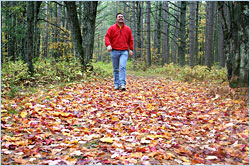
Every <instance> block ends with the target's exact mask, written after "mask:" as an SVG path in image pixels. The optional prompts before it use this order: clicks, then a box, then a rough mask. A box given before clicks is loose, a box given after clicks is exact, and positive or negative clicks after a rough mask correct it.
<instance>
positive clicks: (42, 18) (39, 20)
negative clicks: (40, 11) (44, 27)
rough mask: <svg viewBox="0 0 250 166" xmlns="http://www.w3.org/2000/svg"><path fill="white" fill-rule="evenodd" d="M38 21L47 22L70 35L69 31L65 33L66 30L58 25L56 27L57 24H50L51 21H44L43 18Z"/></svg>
mask: <svg viewBox="0 0 250 166" xmlns="http://www.w3.org/2000/svg"><path fill="white" fill-rule="evenodd" d="M37 21H45V22H47V23H49V24H50V25H53V26H55V27H57V28H59V29H60V30H62V31H63V32H65V33H66V34H68V32H67V31H65V30H64V29H62V28H61V27H59V26H58V25H56V24H54V23H52V22H49V21H47V20H45V19H43V18H39V19H38V20H37Z"/></svg>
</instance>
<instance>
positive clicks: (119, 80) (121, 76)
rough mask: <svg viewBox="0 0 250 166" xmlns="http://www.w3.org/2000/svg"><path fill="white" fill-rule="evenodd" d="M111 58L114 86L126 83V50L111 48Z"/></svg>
mask: <svg viewBox="0 0 250 166" xmlns="http://www.w3.org/2000/svg"><path fill="white" fill-rule="evenodd" d="M111 60H112V64H113V75H114V83H115V87H119V86H121V85H126V66H127V60H128V51H127V50H125V51H119V50H112V51H111Z"/></svg>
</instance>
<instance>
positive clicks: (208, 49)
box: [205, 1, 215, 68]
mask: <svg viewBox="0 0 250 166" xmlns="http://www.w3.org/2000/svg"><path fill="white" fill-rule="evenodd" d="M207 7H208V8H207V23H206V46H205V65H206V66H208V67H209V68H211V67H212V65H213V62H214V54H213V36H214V9H215V2H212V1H209V2H207Z"/></svg>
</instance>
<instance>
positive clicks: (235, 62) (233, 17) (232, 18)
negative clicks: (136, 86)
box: [218, 1, 249, 87]
mask: <svg viewBox="0 0 250 166" xmlns="http://www.w3.org/2000/svg"><path fill="white" fill-rule="evenodd" d="M226 3H227V4H226ZM218 4H219V12H220V17H221V18H222V20H223V21H222V29H223V36H224V51H225V55H226V57H227V60H226V68H227V76H228V80H229V85H230V87H238V86H244V87H249V14H248V10H249V2H240V1H239V2H221V1H220V2H218ZM224 6H225V7H226V10H228V11H229V15H227V14H226V12H225V10H224ZM227 17H229V19H227Z"/></svg>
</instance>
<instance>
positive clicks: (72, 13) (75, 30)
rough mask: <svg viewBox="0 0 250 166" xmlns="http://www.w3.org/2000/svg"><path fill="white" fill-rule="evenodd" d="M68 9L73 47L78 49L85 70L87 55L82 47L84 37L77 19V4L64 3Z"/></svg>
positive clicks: (71, 2) (72, 2)
mask: <svg viewBox="0 0 250 166" xmlns="http://www.w3.org/2000/svg"><path fill="white" fill-rule="evenodd" d="M64 3H65V4H66V7H67V15H68V19H69V20H68V21H69V22H70V26H71V35H72V40H73V45H74V47H75V49H76V51H77V52H76V54H78V55H79V57H80V62H81V65H82V70H83V71H84V70H85V67H86V55H85V52H84V49H83V46H82V35H81V29H80V24H79V21H78V18H77V12H76V4H75V2H74V1H64Z"/></svg>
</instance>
